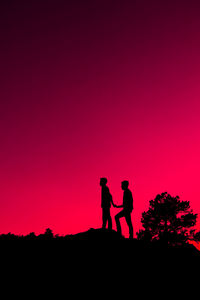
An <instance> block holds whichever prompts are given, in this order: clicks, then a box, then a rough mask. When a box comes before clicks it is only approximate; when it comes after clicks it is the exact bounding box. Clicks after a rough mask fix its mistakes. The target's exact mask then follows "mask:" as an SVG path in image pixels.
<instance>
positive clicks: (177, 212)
mask: <svg viewBox="0 0 200 300" xmlns="http://www.w3.org/2000/svg"><path fill="white" fill-rule="evenodd" d="M196 221H197V214H193V211H192V209H191V208H190V204H189V201H180V199H179V197H178V196H176V197H172V196H171V195H170V194H168V193H167V192H165V193H162V194H159V195H157V196H156V198H155V199H154V200H151V201H150V207H149V209H148V211H146V212H143V213H142V219H141V222H142V225H143V227H144V229H143V230H140V231H139V232H138V233H137V236H138V239H139V240H145V241H148V242H152V241H159V242H160V243H162V244H165V245H170V246H176V245H184V244H186V243H187V242H188V241H190V240H196V241H197V240H199V239H200V233H195V229H194V226H195V224H196Z"/></svg>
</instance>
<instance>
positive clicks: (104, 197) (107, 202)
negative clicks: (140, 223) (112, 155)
mask: <svg viewBox="0 0 200 300" xmlns="http://www.w3.org/2000/svg"><path fill="white" fill-rule="evenodd" d="M106 184H107V179H106V178H101V179H100V186H101V187H102V192H101V207H102V228H106V224H107V223H108V229H110V230H111V229H112V218H111V215H110V207H111V204H112V205H113V207H117V208H121V207H122V208H123V209H122V210H121V211H120V212H119V213H118V214H117V215H116V216H115V221H116V226H117V232H119V233H120V234H121V225H120V221H119V219H120V218H122V217H124V218H125V220H126V223H127V225H128V227H129V238H131V239H132V238H133V225H132V221H131V212H132V210H133V196H132V193H131V191H130V190H129V188H128V186H129V182H128V181H127V180H125V181H122V183H121V188H122V190H123V191H124V195H123V204H122V205H115V204H114V203H113V199H112V195H111V193H110V191H109V188H108V186H107V185H106Z"/></svg>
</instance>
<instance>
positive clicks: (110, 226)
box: [108, 209, 112, 230]
mask: <svg viewBox="0 0 200 300" xmlns="http://www.w3.org/2000/svg"><path fill="white" fill-rule="evenodd" d="M108 229H109V230H112V218H111V215H110V209H109V212H108Z"/></svg>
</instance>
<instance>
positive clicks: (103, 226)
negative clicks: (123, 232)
mask: <svg viewBox="0 0 200 300" xmlns="http://www.w3.org/2000/svg"><path fill="white" fill-rule="evenodd" d="M106 223H107V213H106V210H105V209H102V228H106Z"/></svg>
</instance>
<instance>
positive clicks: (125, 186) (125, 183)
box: [121, 180, 129, 190]
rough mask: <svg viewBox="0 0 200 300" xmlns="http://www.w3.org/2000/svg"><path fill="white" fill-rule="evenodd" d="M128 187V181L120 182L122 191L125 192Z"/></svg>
mask: <svg viewBox="0 0 200 300" xmlns="http://www.w3.org/2000/svg"><path fill="white" fill-rule="evenodd" d="M128 186H129V182H128V180H124V181H122V183H121V187H122V190H127V188H128Z"/></svg>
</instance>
